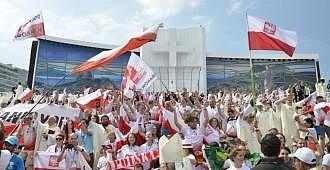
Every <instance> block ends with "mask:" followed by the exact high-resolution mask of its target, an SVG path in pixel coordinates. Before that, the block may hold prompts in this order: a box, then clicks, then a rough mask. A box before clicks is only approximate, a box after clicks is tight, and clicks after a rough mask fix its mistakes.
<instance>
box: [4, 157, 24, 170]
mask: <svg viewBox="0 0 330 170" xmlns="http://www.w3.org/2000/svg"><path fill="white" fill-rule="evenodd" d="M24 169H25V167H24V162H23V159H22V158H21V157H19V156H18V155H16V154H13V156H12V157H11V159H10V161H9V164H8V166H7V168H6V170H24Z"/></svg>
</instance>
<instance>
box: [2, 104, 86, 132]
mask: <svg viewBox="0 0 330 170" xmlns="http://www.w3.org/2000/svg"><path fill="white" fill-rule="evenodd" d="M33 106H34V104H17V105H14V106H12V107H8V108H4V109H3V110H1V112H0V119H2V120H4V121H5V122H8V123H13V124H16V123H17V121H18V120H20V119H21V118H22V116H23V115H24V113H26V112H28V111H29V110H30V109H31V108H32V107H33ZM32 112H37V113H38V120H39V121H41V123H45V122H46V121H47V119H48V118H49V116H55V118H56V119H57V120H58V121H57V122H58V127H62V123H63V120H66V119H67V118H70V119H75V118H77V117H78V116H79V112H80V111H79V109H74V108H69V107H66V106H59V105H55V104H38V105H37V106H36V107H35V108H34V109H33V110H32ZM64 122H65V121H64Z"/></svg>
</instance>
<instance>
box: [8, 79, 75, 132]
mask: <svg viewBox="0 0 330 170" xmlns="http://www.w3.org/2000/svg"><path fill="white" fill-rule="evenodd" d="M71 74H72V73H69V74H66V75H64V76H63V77H62V78H61V79H60V80H59V81H57V82H56V84H55V85H53V86H51V87H50V88H49V89H48V90H47V91H46V93H44V94H43V95H42V97H41V98H40V99H39V100H38V101H37V103H36V104H34V105H33V107H32V108H31V109H30V110H29V111H28V112H26V113H25V114H24V115H23V116H22V117H21V119H23V118H25V117H26V116H27V115H29V114H30V113H31V112H32V110H33V109H34V108H35V107H36V106H37V105H38V104H39V103H40V102H41V101H42V100H43V99H44V98H45V97H46V95H47V94H49V93H50V92H51V91H52V90H53V89H54V88H55V87H56V86H57V85H59V84H60V83H61V82H62V81H63V80H65V78H66V77H67V76H69V75H71ZM18 126H19V124H17V125H16V126H15V128H14V129H13V130H12V131H11V132H10V134H9V136H10V135H12V134H13V133H14V132H15V131H16V129H17V128H18Z"/></svg>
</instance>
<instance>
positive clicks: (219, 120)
mask: <svg viewBox="0 0 330 170" xmlns="http://www.w3.org/2000/svg"><path fill="white" fill-rule="evenodd" d="M19 86H21V85H19ZM19 89H20V91H23V90H22V88H21V87H19ZM312 91H313V90H312V88H305V85H304V83H303V82H299V83H297V84H296V85H293V86H290V87H289V88H287V89H286V90H281V89H280V88H278V89H275V90H268V89H266V90H265V91H263V92H260V94H258V95H257V96H255V98H254V97H253V95H251V93H249V92H245V91H235V90H231V89H228V88H226V89H222V90H220V91H218V92H216V93H209V94H203V93H199V92H188V91H187V90H186V89H182V90H181V91H177V92H169V91H167V92H157V93H151V92H146V93H143V92H141V91H135V94H134V97H133V98H128V97H126V96H123V95H122V93H121V92H120V91H118V90H113V89H103V90H102V92H103V94H104V95H103V96H102V99H96V100H95V101H93V105H81V104H79V103H77V101H76V100H77V98H79V95H73V94H67V93H65V94H61V95H60V94H58V93H53V95H48V96H47V97H45V98H43V99H42V100H41V103H52V104H56V105H64V106H66V107H70V108H74V109H77V110H79V112H80V114H79V116H78V117H77V118H76V119H67V120H65V121H64V122H63V123H64V126H63V127H58V120H57V119H56V117H54V116H50V117H49V118H48V120H47V122H46V123H44V125H43V127H44V128H43V129H42V130H40V129H38V128H39V126H40V125H39V124H40V122H39V120H38V119H37V116H36V115H35V113H29V114H28V115H26V116H24V118H23V119H21V120H20V121H19V123H18V125H19V126H18V128H17V130H16V131H15V133H14V135H13V134H7V135H6V134H5V126H4V123H1V132H0V146H1V148H2V149H3V150H1V155H0V161H1V165H0V169H1V168H3V169H8V170H11V169H24V168H26V169H28V170H30V169H33V164H34V158H35V157H36V152H35V151H36V150H38V151H45V152H49V153H56V154H58V157H57V161H58V162H61V161H62V160H65V161H64V162H65V167H66V168H74V167H76V166H77V164H78V162H77V161H78V160H79V159H78V157H80V156H82V157H83V158H84V159H85V160H86V161H87V162H88V164H89V165H90V167H92V169H102V168H107V165H108V162H109V161H111V160H117V159H122V158H125V157H128V156H132V155H135V154H138V153H144V152H148V151H154V150H158V149H159V144H158V141H159V138H160V137H161V136H164V135H165V136H167V137H171V136H173V135H174V134H176V133H179V134H180V135H181V137H182V148H183V150H184V152H183V160H182V168H183V169H210V165H209V162H208V160H207V158H206V157H205V154H204V155H203V150H202V147H203V145H204V146H216V147H220V148H222V149H223V150H225V151H226V152H228V153H229V156H228V159H227V160H225V162H224V164H223V165H222V167H221V169H229V170H240V169H242V170H248V169H262V170H267V169H298V170H304V169H311V168H315V167H320V168H324V169H330V143H327V141H328V140H329V139H328V138H329V137H330V115H328V112H330V107H329V106H330V104H329V103H327V101H326V93H324V92H320V87H317V86H316V92H312ZM82 93H83V92H81V95H83V94H82ZM15 95H17V94H13V97H12V99H11V101H9V102H8V103H6V104H3V103H2V104H1V107H2V108H6V107H10V105H14V104H18V103H35V102H36V101H38V100H39V99H41V95H34V96H33V97H32V98H31V99H29V100H28V101H19V100H18V99H17V97H16V98H15ZM85 95H86V94H85ZM13 100H15V101H13ZM6 105H8V106H6ZM0 111H1V110H0ZM329 114H330V113H329ZM171 117H172V118H173V119H171ZM21 137H23V138H24V140H23V141H21V140H19V138H21ZM180 147H181V146H180ZM249 153H260V155H261V156H262V158H261V160H260V161H258V162H257V163H256V164H254V163H252V162H251V161H249V160H248V159H247V156H246V155H247V154H249ZM3 155H11V156H8V158H6V157H5V156H3ZM2 163H3V164H2ZM175 167H176V164H174V163H173V162H160V161H159V160H158V159H156V160H152V161H150V162H143V163H141V164H136V165H134V166H133V167H127V168H128V169H157V168H158V169H175Z"/></svg>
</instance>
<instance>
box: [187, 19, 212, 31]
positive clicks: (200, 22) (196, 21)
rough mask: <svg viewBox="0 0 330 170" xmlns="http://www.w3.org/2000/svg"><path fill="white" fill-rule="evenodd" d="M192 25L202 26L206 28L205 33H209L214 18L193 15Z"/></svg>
mask: <svg viewBox="0 0 330 170" xmlns="http://www.w3.org/2000/svg"><path fill="white" fill-rule="evenodd" d="M191 20H192V22H193V23H194V24H198V25H202V26H203V27H205V28H206V31H207V32H208V31H210V29H211V25H212V23H213V20H214V18H211V17H207V16H203V15H195V16H193V17H192V18H191Z"/></svg>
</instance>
